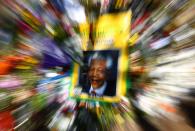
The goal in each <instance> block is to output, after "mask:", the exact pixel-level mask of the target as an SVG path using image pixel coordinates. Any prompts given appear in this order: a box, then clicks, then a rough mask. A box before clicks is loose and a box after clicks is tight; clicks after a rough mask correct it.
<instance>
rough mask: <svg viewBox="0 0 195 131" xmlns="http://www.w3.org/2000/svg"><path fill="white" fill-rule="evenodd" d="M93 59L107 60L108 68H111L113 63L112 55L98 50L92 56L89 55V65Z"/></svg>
mask: <svg viewBox="0 0 195 131" xmlns="http://www.w3.org/2000/svg"><path fill="white" fill-rule="evenodd" d="M92 60H105V61H106V68H107V69H111V68H112V65H113V60H112V57H110V56H108V55H105V56H104V55H102V54H100V53H98V52H96V53H94V54H93V55H92V56H90V57H89V60H88V66H90V64H91V61H92Z"/></svg>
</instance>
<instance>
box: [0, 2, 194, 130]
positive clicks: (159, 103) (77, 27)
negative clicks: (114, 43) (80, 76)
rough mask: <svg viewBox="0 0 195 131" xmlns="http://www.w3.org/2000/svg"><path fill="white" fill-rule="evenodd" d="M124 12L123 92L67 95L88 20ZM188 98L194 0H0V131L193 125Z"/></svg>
mask: <svg viewBox="0 0 195 131" xmlns="http://www.w3.org/2000/svg"><path fill="white" fill-rule="evenodd" d="M128 11H130V12H132V15H131V20H130V21H129V22H128V24H127V25H122V26H124V27H126V28H130V30H129V31H128V41H127V42H126V43H127V45H128V46H126V50H128V73H127V76H128V80H127V82H128V88H127V92H126V95H124V96H121V99H120V102H118V103H104V102H103V103H101V102H98V101H85V100H76V99H73V98H71V97H70V96H69V94H70V88H69V87H70V85H71V75H72V64H73V63H78V64H79V65H81V66H82V65H83V61H82V60H83V51H86V50H92V49H93V48H94V47H95V46H96V45H95V44H94V41H95V40H96V38H94V29H95V28H96V27H95V23H96V22H97V21H98V19H99V18H100V16H104V15H106V14H111V15H113V18H114V19H115V15H118V14H120V13H122V12H128ZM121 17H123V16H121ZM124 17H125V16H124ZM117 19H118V17H116V20H115V21H117ZM113 22H114V21H112V19H106V20H105V23H108V27H106V28H110V27H109V25H110V26H111V25H113V24H112V23H113ZM119 25H120V23H119ZM116 28H117V27H116ZM113 32H114V31H113ZM116 38H117V36H116ZM118 64H120V63H118ZM194 97H195V0H0V131H193V130H195V100H194Z"/></svg>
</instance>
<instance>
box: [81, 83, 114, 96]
mask: <svg viewBox="0 0 195 131" xmlns="http://www.w3.org/2000/svg"><path fill="white" fill-rule="evenodd" d="M114 83H115V82H114ZM90 88H91V85H90V84H88V86H85V87H84V88H83V90H82V92H85V93H89V91H90ZM115 95H116V85H115V84H113V82H110V81H107V86H106V89H105V91H104V94H103V96H115Z"/></svg>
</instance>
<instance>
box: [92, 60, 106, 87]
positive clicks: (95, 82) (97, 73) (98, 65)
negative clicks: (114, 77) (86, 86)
mask: <svg viewBox="0 0 195 131" xmlns="http://www.w3.org/2000/svg"><path fill="white" fill-rule="evenodd" d="M88 76H89V80H90V82H91V85H92V87H93V88H100V87H101V86H102V85H103V84H104V81H105V80H106V61H105V60H98V59H96V60H92V61H91V64H90V68H89V72H88Z"/></svg>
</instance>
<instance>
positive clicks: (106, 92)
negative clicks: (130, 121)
mask: <svg viewBox="0 0 195 131" xmlns="http://www.w3.org/2000/svg"><path fill="white" fill-rule="evenodd" d="M88 66H89V70H88V73H87V76H88V80H89V82H90V86H89V87H88V88H87V90H86V89H85V90H86V91H85V92H87V93H89V94H90V95H91V96H114V95H115V92H114V91H115V86H113V85H112V83H111V82H109V81H108V72H109V70H110V69H111V67H112V58H111V57H109V56H103V55H101V54H100V53H97V52H96V53H95V54H94V55H92V56H91V57H90V58H89V61H88Z"/></svg>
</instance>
